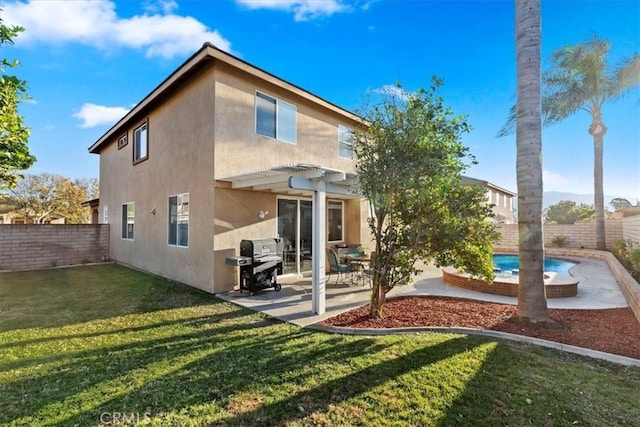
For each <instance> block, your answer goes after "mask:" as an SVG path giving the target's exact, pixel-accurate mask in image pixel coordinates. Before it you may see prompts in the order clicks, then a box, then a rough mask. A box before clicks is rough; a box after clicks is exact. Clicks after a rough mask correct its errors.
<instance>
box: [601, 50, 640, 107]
mask: <svg viewBox="0 0 640 427" xmlns="http://www.w3.org/2000/svg"><path fill="white" fill-rule="evenodd" d="M612 80H613V82H612V85H611V88H610V91H609V93H608V98H610V99H612V100H618V99H620V98H622V97H624V96H625V95H626V94H628V93H629V92H630V91H631V90H632V89H637V88H640V54H637V53H636V54H635V55H634V56H631V57H628V58H625V59H624V60H622V62H621V63H620V64H619V65H618V66H617V67H616V69H615V70H614V73H613V79H612Z"/></svg>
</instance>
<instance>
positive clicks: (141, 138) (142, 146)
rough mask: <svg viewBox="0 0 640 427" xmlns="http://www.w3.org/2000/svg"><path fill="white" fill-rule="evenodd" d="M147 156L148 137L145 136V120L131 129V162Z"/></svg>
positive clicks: (136, 161) (144, 158)
mask: <svg viewBox="0 0 640 427" xmlns="http://www.w3.org/2000/svg"><path fill="white" fill-rule="evenodd" d="M147 157H149V139H148V138H147V122H144V123H143V124H142V125H140V126H139V127H137V128H136V130H134V131H133V163H138V162H141V161H143V160H146V159H147Z"/></svg>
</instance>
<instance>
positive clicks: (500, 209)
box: [462, 176, 518, 224]
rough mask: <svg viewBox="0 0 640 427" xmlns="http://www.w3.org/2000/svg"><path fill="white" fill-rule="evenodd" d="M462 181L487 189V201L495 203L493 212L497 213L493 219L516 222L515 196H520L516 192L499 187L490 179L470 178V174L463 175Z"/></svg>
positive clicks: (510, 222)
mask: <svg viewBox="0 0 640 427" xmlns="http://www.w3.org/2000/svg"><path fill="white" fill-rule="evenodd" d="M462 183H463V184H465V185H480V186H482V187H483V188H484V189H485V191H486V194H487V202H488V203H490V204H492V205H493V213H494V215H495V217H494V218H493V221H495V222H496V223H498V224H514V223H516V219H515V214H514V212H515V208H514V205H513V198H514V197H516V198H517V197H518V195H517V194H516V193H513V192H511V191H509V190H506V189H504V188H502V187H498V186H497V185H495V184H492V183H490V182H489V181H484V180H481V179H476V178H470V177H468V176H463V177H462Z"/></svg>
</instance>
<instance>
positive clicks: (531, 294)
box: [515, 0, 551, 323]
mask: <svg viewBox="0 0 640 427" xmlns="http://www.w3.org/2000/svg"><path fill="white" fill-rule="evenodd" d="M540 15H541V14H540V0H516V68H517V75H518V101H517V104H516V108H515V117H516V147H517V159H516V172H517V178H518V209H519V213H518V229H519V234H520V235H519V237H520V245H519V252H520V277H519V280H520V282H519V286H518V308H517V314H516V316H517V317H519V318H521V319H523V320H528V321H530V322H535V323H537V322H549V321H551V319H550V318H549V314H548V310H547V299H546V296H545V292H544V272H543V264H544V245H543V242H544V239H543V238H542V114H541V102H540V97H541V90H540V87H541V81H540V49H541V48H540V46H541V44H542V36H541V31H540V21H541V16H540Z"/></svg>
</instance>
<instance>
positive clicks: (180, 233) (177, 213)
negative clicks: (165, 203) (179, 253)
mask: <svg viewBox="0 0 640 427" xmlns="http://www.w3.org/2000/svg"><path fill="white" fill-rule="evenodd" d="M169 244H170V245H174V246H183V247H188V246H189V193H183V194H178V195H176V196H170V197H169Z"/></svg>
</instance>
